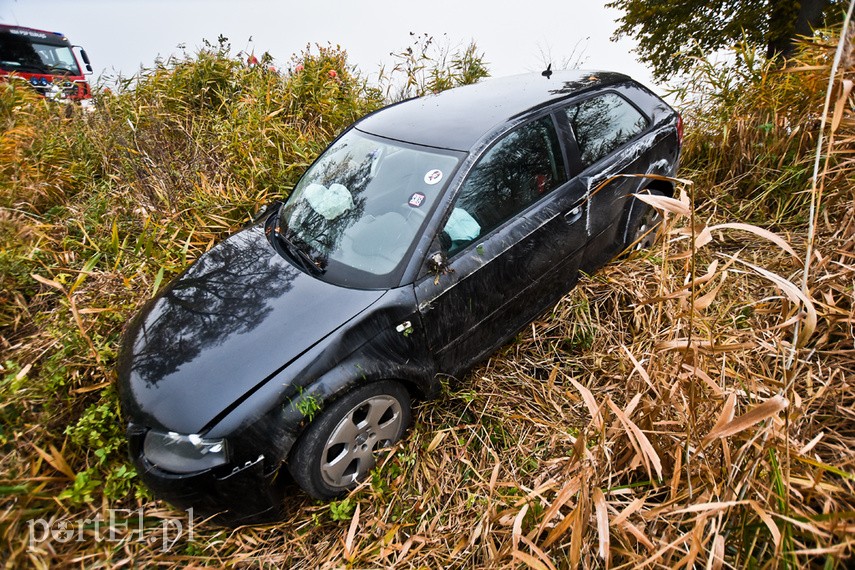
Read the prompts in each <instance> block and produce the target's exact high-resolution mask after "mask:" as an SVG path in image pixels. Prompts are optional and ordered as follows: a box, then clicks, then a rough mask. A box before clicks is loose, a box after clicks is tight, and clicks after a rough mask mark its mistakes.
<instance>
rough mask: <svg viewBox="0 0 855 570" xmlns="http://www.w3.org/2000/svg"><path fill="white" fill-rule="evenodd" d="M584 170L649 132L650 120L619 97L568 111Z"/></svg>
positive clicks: (608, 96) (598, 99)
mask: <svg viewBox="0 0 855 570" xmlns="http://www.w3.org/2000/svg"><path fill="white" fill-rule="evenodd" d="M566 112H567V119H568V120H569V121H570V127H571V128H572V129H573V133H574V134H575V135H576V142H577V143H578V144H579V152H580V153H581V157H580V158H581V160H582V164H583V166H590V165H591V164H593V163H595V162H597V161H598V160H600V159H601V158H603V157H604V156H606V155H607V154H609V153H610V152H612V151H613V150H615V149H616V148H618V147H619V146H621V145H623V144H624V143H625V142H627V141H629V140H630V139H632V138H633V137H635V135H637V134H639V133H640V132H641V131H643V130H644V129H646V128H647V118H646V117H645V116H644V115H642V114H641V113H639V112H638V110H637V109H636V108H635V107H633V106H632V105H630V104H629V102H628V101H626V99H624V98H623V97H621V96H620V95H618V94H616V93H606V94H604V95H599V96H597V97H592V98H591V99H586V100H585V101H582V102H581V103H578V104H576V105H573V106H571V107H568V108H567V110H566Z"/></svg>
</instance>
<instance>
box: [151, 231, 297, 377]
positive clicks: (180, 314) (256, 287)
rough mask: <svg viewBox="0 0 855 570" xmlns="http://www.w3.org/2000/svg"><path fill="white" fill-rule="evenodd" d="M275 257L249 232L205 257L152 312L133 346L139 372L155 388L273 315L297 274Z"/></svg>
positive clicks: (174, 286) (219, 246) (269, 249)
mask: <svg viewBox="0 0 855 570" xmlns="http://www.w3.org/2000/svg"><path fill="white" fill-rule="evenodd" d="M250 231H251V232H253V233H254V230H250ZM271 258H275V254H274V253H273V251H272V249H271V248H270V245H269V244H268V242H267V241H266V240H265V239H263V238H259V237H258V236H253V235H250V234H249V233H247V232H244V233H242V234H238V235H236V236H235V237H233V238H232V239H230V240H227V241H225V242H222V243H220V244H219V245H217V246H216V247H215V248H213V249H212V250H210V251H209V252H208V253H206V254H205V255H204V256H202V257H201V258H200V259H199V260H198V261H196V263H195V264H194V265H193V267H192V268H191V269H190V271H189V272H188V273H187V274H185V275H184V276H183V277H182V278H181V279H180V280H178V281H176V282H175V283H174V284H173V285H172V286H171V288H170V289H169V290H168V292H167V293H166V294H165V295H164V296H163V297H162V298H161V299H160V300H159V301H158V302H157V305H156V306H155V308H154V310H153V311H152V312H151V313H150V316H149V317H148V319H147V321H146V323H145V324H144V325H143V327H142V329H141V331H140V333H139V336H138V337H137V341H136V346H135V347H134V372H136V373H137V374H139V375H140V377H141V378H142V379H143V380H144V381H145V382H146V384H148V385H153V384H156V383H157V382H158V381H159V380H160V379H162V378H164V377H166V376H169V375H170V374H173V373H174V372H176V371H177V370H178V368H179V367H180V366H181V365H182V364H185V363H187V362H190V361H192V360H193V359H195V358H196V357H197V356H198V355H199V354H200V353H201V352H202V351H204V350H210V349H211V348H212V347H216V346H218V345H220V344H222V342H223V341H224V340H225V339H226V337H228V336H230V335H235V334H241V333H248V332H250V331H252V330H253V329H254V328H255V327H257V326H258V325H259V324H260V323H261V322H262V321H263V320H264V319H265V318H266V317H267V316H268V315H269V314H270V312H271V311H272V308H271V307H270V306H269V305H268V303H267V301H268V300H269V299H271V298H278V297H280V296H281V295H283V294H284V293H286V292H287V291H288V290H289V289H291V285H292V284H291V279H292V277H291V275H292V274H291V273H290V272H288V271H276V270H275V268H271V267H270V265H269V263H268V261H267V260H268V259H271Z"/></svg>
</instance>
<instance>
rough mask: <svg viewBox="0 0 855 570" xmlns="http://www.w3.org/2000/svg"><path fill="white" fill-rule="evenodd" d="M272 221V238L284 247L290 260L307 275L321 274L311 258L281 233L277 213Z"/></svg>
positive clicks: (320, 270)
mask: <svg viewBox="0 0 855 570" xmlns="http://www.w3.org/2000/svg"><path fill="white" fill-rule="evenodd" d="M272 221H273V237H274V238H276V241H278V242H279V243H280V244H282V245H283V246H285V247H284V248H283V249H285V251H286V252H287V253H288V255H289V256H290V257H291V259H293V260H294V261H295V262H297V264H298V265H299V266H300V267H302V268H303V269H304V270H305V271H308V272H309V273H313V274H315V275H319V274H321V273H323V272H324V270H323V268H321V267H319V266H318V264H317V263H315V260H314V259H312V256H311V255H309V254H308V253H306V252H305V251H303V250H302V249H301V248H300V247H299V246H298V245H297V244H296V243H294V242H293V241H291V240H290V239H288V236H286V235H285V234H284V233H283V232H282V231H281V228H280V226H279V212H276V214H275V215H274V216H273V220H272Z"/></svg>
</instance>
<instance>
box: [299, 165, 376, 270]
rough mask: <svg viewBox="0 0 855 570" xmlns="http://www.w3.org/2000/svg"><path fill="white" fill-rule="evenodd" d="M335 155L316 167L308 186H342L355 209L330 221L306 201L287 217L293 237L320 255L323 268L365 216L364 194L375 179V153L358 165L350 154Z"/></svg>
mask: <svg viewBox="0 0 855 570" xmlns="http://www.w3.org/2000/svg"><path fill="white" fill-rule="evenodd" d="M335 154H336V156H334V157H333V159H332V160H327V161H324V162H323V163H321V164H318V165H317V166H316V167H315V171H313V172H312V174H313V176H312V177H311V178H310V179H308V180H307V181H306V184H309V183H318V184H322V185H324V186H326V187H327V188H329V187H330V186H331V185H333V184H341V185H342V186H344V187H345V188H347V189H348V191H349V192H350V195H351V197H352V199H353V207H352V208H350V209H348V210H347V211H346V212H344V213H342V214H340V215H339V216H336V217H335V218H333V219H331V220H328V219H326V218H325V217H324V216H322V215H320V214H319V213H318V212H316V211H315V210H313V209H312V207H311V206H310V205H309V202H308V200H306V199H305V198H303V199H302V200H300V202H299V203H298V204H297V205H295V207H294V209H293V210H292V213H286V214H285V217H286V219H288V220H289V221H288V229H289V230H290V231H291V232H292V235H296V237H297V238H299V239H300V240H301V241H303V242H304V243H306V244H307V245H309V246H310V247H311V248H312V249H313V250H314V251H313V252H312V253H316V254H318V255H319V259H317V260H316V261H317V262H318V264H319V265H320V267H325V266H326V262H327V260H328V259H329V255H330V253H332V252H334V251H336V250H338V248H339V245H340V242H341V238H342V235H343V234H344V232H345V230H347V229H348V228H349V227H350V226H352V225H353V224H354V223H355V222H356V221H357V220H359V219H360V218H361V217H362V215H363V212H364V211H365V201H366V198H365V197H364V196H362V193H363V192H365V190H366V188H368V185H369V183H370V182H371V179H372V175H371V165H372V163H373V162H374V156H373V154H372V153H369V154H367V155H366V156H364V157H363V159H362V162H357V161H356V160H355V159H354V157H353V154H351V153H348V154H346V155H344V156H342V157H341V158H339V157H338V156H337V155H338V154H339V153H335ZM289 237H290V236H289Z"/></svg>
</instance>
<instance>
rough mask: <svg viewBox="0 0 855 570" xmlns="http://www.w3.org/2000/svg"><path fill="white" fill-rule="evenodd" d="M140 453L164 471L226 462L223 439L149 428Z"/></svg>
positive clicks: (185, 470)
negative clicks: (164, 431)
mask: <svg viewBox="0 0 855 570" xmlns="http://www.w3.org/2000/svg"><path fill="white" fill-rule="evenodd" d="M143 453H144V454H145V456H146V459H148V460H149V461H151V462H152V463H154V464H155V465H157V466H158V467H160V468H161V469H163V470H165V471H171V472H173V473H193V472H195V471H204V470H206V469H210V468H211V467H216V466H217V465H223V464H224V463H226V462H227V461H228V447H227V445H226V440H224V439H206V438H203V437H202V436H200V435H196V434H191V435H183V434H180V433H175V432H174V431H171V432H168V433H163V432H159V431H154V430H150V431H149V432H148V433H146V434H145V441H144V442H143Z"/></svg>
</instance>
